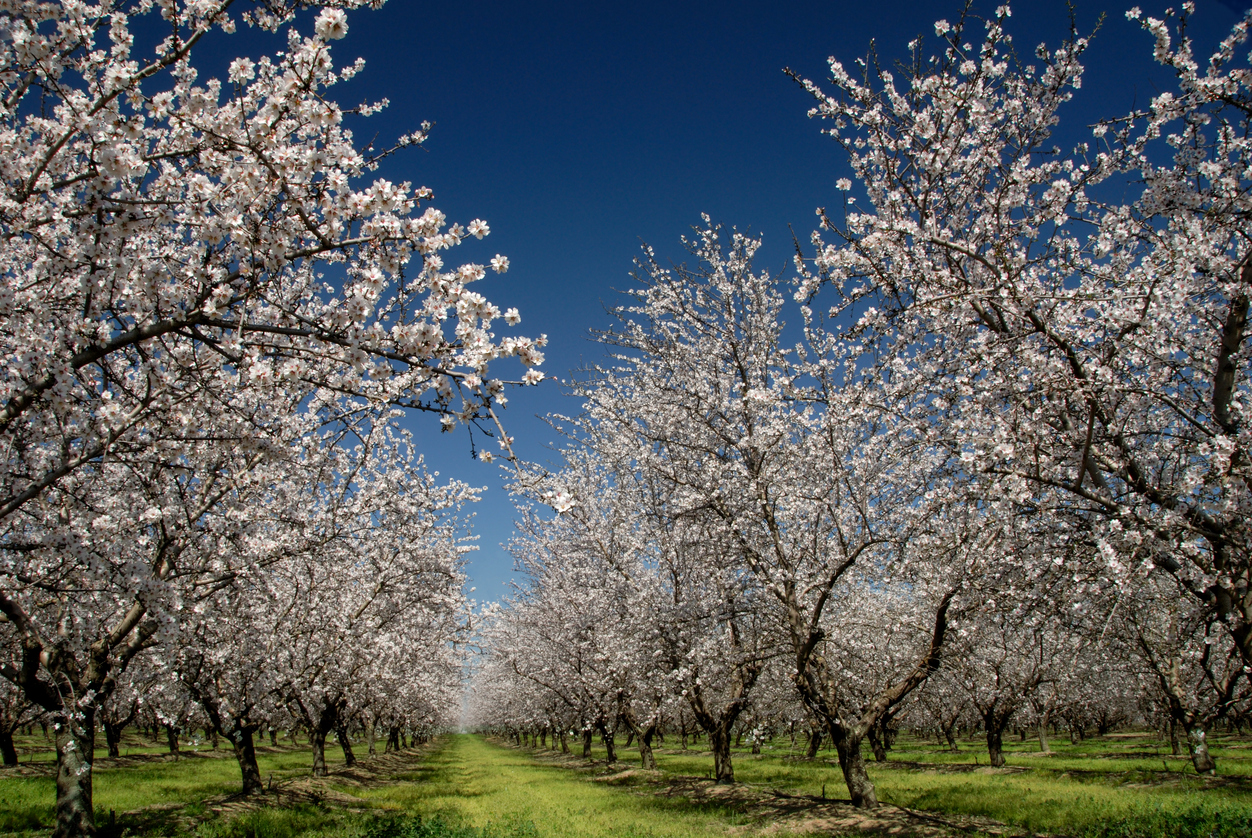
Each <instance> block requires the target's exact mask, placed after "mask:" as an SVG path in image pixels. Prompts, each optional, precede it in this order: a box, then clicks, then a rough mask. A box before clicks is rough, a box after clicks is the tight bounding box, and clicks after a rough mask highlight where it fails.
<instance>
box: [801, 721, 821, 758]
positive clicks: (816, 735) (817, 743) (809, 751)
mask: <svg viewBox="0 0 1252 838" xmlns="http://www.w3.org/2000/svg"><path fill="white" fill-rule="evenodd" d="M821 747H822V729H821V728H820V727H818V726H817V725H816V724H815V723H810V724H809V745H808V747H807V748H805V750H804V758H805V759H817V752H818V750H819V749H820V748H821Z"/></svg>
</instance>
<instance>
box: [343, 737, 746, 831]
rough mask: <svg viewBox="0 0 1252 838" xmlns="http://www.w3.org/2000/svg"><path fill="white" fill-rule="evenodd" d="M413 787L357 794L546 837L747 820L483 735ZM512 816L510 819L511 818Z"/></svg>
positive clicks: (712, 826) (442, 756)
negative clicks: (611, 780) (636, 789)
mask: <svg viewBox="0 0 1252 838" xmlns="http://www.w3.org/2000/svg"><path fill="white" fill-rule="evenodd" d="M403 779H406V780H411V781H412V782H411V783H403V784H398V785H391V786H386V787H383V788H381V789H366V790H359V789H349V788H343V789H341V790H342V791H347V792H349V793H355V794H356V795H359V796H360V797H361V799H363V800H365V801H369V802H372V803H376V804H382V805H385V806H388V807H394V808H397V809H401V810H404V811H408V812H415V813H418V814H421V815H425V816H427V817H440V818H443V819H445V820H446V821H448V822H450V823H456V824H467V825H470V826H473V827H476V828H480V829H481V828H486V829H489V830H490V829H500V828H517V826H519V825H521V824H526V823H531V824H534V827H535V829H536V830H537V832H536V833H535V834H537V835H540V836H545V838H547V836H551V838H564V836H571V838H573V836H585V838H600V836H606V838H607V836H614V837H615V838H628V837H632V838H633V836H639V838H643V836H648V838H653V837H655V838H669V837H670V836H673V837H674V838H685V836H693V838H695V836H714V835H717V836H721V835H725V834H726V830H727V828H728V827H730V826H735V825H740V824H743V823H745V818H744V817H743V816H742V815H740V814H738V813H736V812H734V811H732V810H730V809H728V808H726V807H723V806H714V805H698V804H693V803H691V802H689V801H685V800H682V799H669V800H667V799H665V798H659V797H655V796H652V795H637V794H632V793H630V792H629V791H628V790H625V789H620V788H615V787H612V786H608V785H605V784H603V783H598V782H595V781H593V780H591V779H589V778H587V777H585V776H582V775H579V774H576V773H574V772H572V771H570V770H569V769H568V768H561V767H557V766H550V765H541V764H536V762H535V761H534V760H533V759H532V758H531V756H530V755H529V754H528V753H526V752H525V751H520V750H513V749H509V748H502V747H500V746H498V745H494V744H491V743H489V742H487V741H485V740H483V739H482V738H481V737H478V736H452V737H449V738H448V739H447V740H445V744H444V746H443V747H442V748H440V749H439V750H438V751H437V752H435V753H433V754H432V755H431V756H430V757H429V758H428V759H426V760H424V762H423V764H422V766H421V767H420V768H419V769H418V770H417V771H415V772H413V773H412V774H410V775H408V776H406V777H404V778H403ZM505 813H507V814H505Z"/></svg>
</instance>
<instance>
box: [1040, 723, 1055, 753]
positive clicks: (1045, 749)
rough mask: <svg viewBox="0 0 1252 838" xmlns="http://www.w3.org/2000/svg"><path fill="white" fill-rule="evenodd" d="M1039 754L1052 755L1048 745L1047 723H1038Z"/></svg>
mask: <svg viewBox="0 0 1252 838" xmlns="http://www.w3.org/2000/svg"><path fill="white" fill-rule="evenodd" d="M1039 753H1041V754H1050V753H1052V747H1051V746H1050V745H1048V723H1047V722H1046V721H1041V722H1039Z"/></svg>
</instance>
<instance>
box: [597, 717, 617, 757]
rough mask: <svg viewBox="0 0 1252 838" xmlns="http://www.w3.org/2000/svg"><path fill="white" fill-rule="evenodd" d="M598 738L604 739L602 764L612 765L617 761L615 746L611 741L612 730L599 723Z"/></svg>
mask: <svg viewBox="0 0 1252 838" xmlns="http://www.w3.org/2000/svg"><path fill="white" fill-rule="evenodd" d="M600 738H601V739H602V740H604V750H605V755H604V764H605V765H612V764H613V763H615V762H617V746H616V745H615V744H614V743H613V731H611V730H609V729H608V727H606V726H604V725H601V727H600Z"/></svg>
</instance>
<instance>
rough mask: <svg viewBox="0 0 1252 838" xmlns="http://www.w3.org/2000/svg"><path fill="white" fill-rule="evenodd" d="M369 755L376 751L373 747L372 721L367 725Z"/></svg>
mask: <svg viewBox="0 0 1252 838" xmlns="http://www.w3.org/2000/svg"><path fill="white" fill-rule="evenodd" d="M368 735H369V741H370V756H374V754H375V753H377V751H376V750H375V749H374V723H373V722H371V723H370V727H369V734H368Z"/></svg>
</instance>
